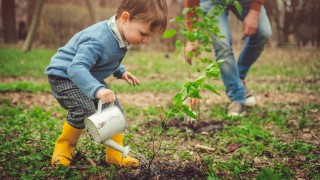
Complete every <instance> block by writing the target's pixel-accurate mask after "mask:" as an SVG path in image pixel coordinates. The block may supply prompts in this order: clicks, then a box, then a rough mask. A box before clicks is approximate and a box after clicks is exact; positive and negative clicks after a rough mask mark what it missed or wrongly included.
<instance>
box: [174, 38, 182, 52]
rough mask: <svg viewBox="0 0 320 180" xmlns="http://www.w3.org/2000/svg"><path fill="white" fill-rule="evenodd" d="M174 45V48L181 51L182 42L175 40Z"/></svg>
mask: <svg viewBox="0 0 320 180" xmlns="http://www.w3.org/2000/svg"><path fill="white" fill-rule="evenodd" d="M175 46H176V49H177V51H178V52H179V51H181V49H182V47H183V45H182V42H181V41H180V40H176V42H175Z"/></svg>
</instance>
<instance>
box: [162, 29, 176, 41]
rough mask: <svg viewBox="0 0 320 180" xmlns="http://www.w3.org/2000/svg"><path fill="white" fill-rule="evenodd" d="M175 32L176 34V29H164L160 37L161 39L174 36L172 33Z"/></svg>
mask: <svg viewBox="0 0 320 180" xmlns="http://www.w3.org/2000/svg"><path fill="white" fill-rule="evenodd" d="M176 34H177V31H176V30H174V29H169V30H166V31H165V32H164V33H163V35H162V38H163V39H167V38H170V37H172V36H174V35H176Z"/></svg>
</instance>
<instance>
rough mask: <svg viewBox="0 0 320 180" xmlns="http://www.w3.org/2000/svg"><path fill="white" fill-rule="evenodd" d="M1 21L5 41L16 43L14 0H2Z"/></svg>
mask: <svg viewBox="0 0 320 180" xmlns="http://www.w3.org/2000/svg"><path fill="white" fill-rule="evenodd" d="M1 16H2V23H3V37H4V42H5V43H16V42H17V32H16V13H15V2H14V0H2V13H1Z"/></svg>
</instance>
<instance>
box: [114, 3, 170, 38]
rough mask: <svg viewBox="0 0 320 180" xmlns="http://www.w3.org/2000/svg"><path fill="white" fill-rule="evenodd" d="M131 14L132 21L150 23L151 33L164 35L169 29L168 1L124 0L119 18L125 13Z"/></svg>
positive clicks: (118, 14)
mask: <svg viewBox="0 0 320 180" xmlns="http://www.w3.org/2000/svg"><path fill="white" fill-rule="evenodd" d="M125 11H126V12H128V13H129V14H130V20H134V19H139V20H143V21H145V22H150V31H151V32H154V31H155V30H159V32H160V33H163V32H164V31H165V29H166V28H167V15H168V7H167V2H166V0H122V2H121V5H120V6H119V8H118V11H117V18H118V17H120V16H121V14H122V13H123V12H125Z"/></svg>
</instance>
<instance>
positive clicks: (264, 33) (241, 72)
mask: <svg viewBox="0 0 320 180" xmlns="http://www.w3.org/2000/svg"><path fill="white" fill-rule="evenodd" d="M221 1H222V0H216V1H215V3H213V2H212V0H201V1H200V7H201V9H203V10H204V12H208V11H210V10H211V9H212V8H214V7H215V6H216V5H217V4H219V3H221ZM238 1H239V3H240V4H241V5H242V14H238V13H237V11H236V9H235V8H234V7H232V6H230V7H228V8H227V9H226V10H225V11H224V12H223V14H222V15H221V16H220V17H219V18H218V21H219V24H218V27H219V29H220V35H223V36H224V37H225V38H216V37H214V36H213V35H212V41H213V45H214V50H215V55H216V60H219V59H223V60H225V62H224V63H222V65H221V66H220V70H221V78H222V80H223V83H224V85H225V87H226V94H227V96H228V97H229V98H230V100H231V101H233V102H241V103H244V101H245V89H244V87H243V84H242V81H241V79H245V78H246V76H247V73H248V71H249V69H250V67H251V65H252V64H253V63H254V62H255V61H256V60H257V59H258V57H259V56H260V54H261V52H262V51H263V49H264V46H265V44H266V43H267V42H268V40H269V39H270V37H271V34H272V32H271V26H270V22H269V19H268V17H267V14H266V10H265V8H264V7H262V9H261V12H260V15H259V22H258V29H257V32H256V33H255V34H254V35H252V36H250V37H247V38H245V46H244V48H243V50H242V51H241V53H240V56H239V59H238V62H236V60H235V57H234V53H233V50H232V35H231V32H230V26H229V22H228V14H229V11H231V12H233V13H234V14H235V15H236V17H237V18H238V19H239V20H241V21H243V20H244V18H245V17H246V15H247V14H248V12H249V10H250V5H251V0H238Z"/></svg>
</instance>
